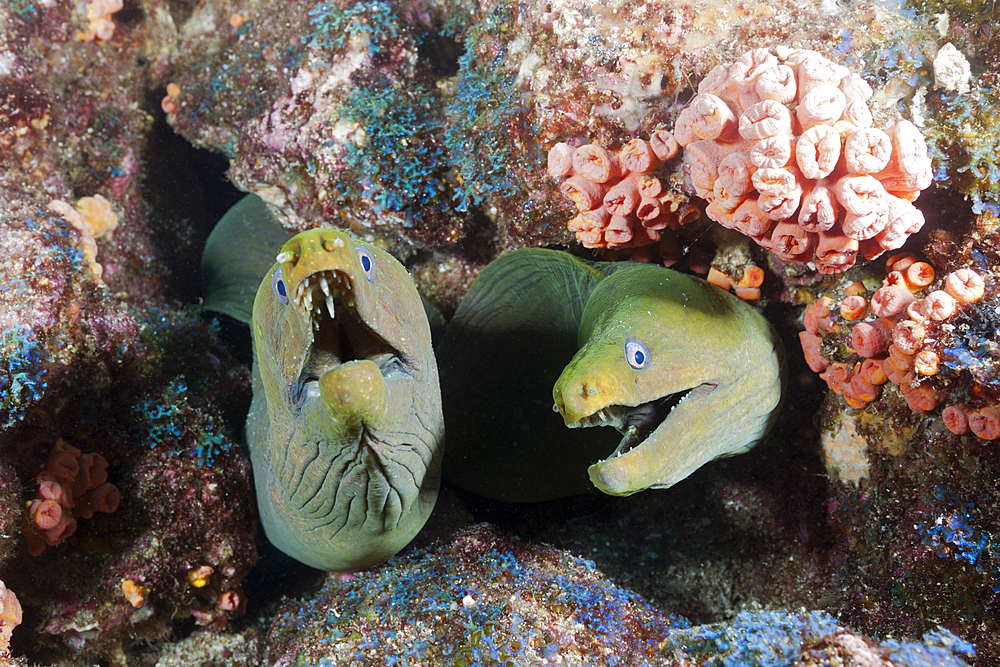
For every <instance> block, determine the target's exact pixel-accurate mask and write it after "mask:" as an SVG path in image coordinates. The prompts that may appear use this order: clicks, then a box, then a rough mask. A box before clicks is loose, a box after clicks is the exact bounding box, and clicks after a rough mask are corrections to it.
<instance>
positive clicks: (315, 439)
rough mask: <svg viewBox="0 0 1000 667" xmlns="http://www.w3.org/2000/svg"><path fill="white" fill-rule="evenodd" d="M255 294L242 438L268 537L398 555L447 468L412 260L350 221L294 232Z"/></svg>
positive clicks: (335, 565)
mask: <svg viewBox="0 0 1000 667" xmlns="http://www.w3.org/2000/svg"><path fill="white" fill-rule="evenodd" d="M276 259H277V264H275V265H274V266H273V267H272V268H271V270H270V271H269V273H268V275H267V276H266V277H265V279H264V280H263V282H262V283H261V285H260V288H259V290H258V292H257V297H256V299H255V302H254V309H253V319H252V328H253V335H254V378H253V380H254V402H253V405H252V406H251V411H250V415H249V417H248V420H247V441H248V443H249V445H250V453H251V460H252V461H253V464H254V473H255V477H256V485H257V496H258V505H259V508H260V514H261V521H262V523H263V525H264V529H265V532H266V533H267V535H268V538H269V539H270V540H271V542H272V543H274V544H275V545H276V546H278V547H279V548H280V549H282V550H283V551H285V552H286V553H288V554H289V555H291V556H293V557H294V558H296V559H298V560H300V561H302V562H304V563H306V564H308V565H311V566H313V567H316V568H319V569H326V570H355V569H360V568H364V567H368V566H370V565H372V564H375V563H377V562H379V561H381V560H384V559H385V558H387V557H389V556H391V555H392V554H394V553H396V552H397V551H399V549H401V548H402V547H403V546H405V545H406V543H407V542H409V541H410V540H411V539H412V538H413V536H414V535H415V534H416V532H417V531H418V530H419V529H420V527H421V526H423V524H424V522H425V521H426V519H427V516H428V515H429V514H430V511H431V509H432V508H433V506H434V501H435V499H436V496H437V488H438V483H439V478H440V473H439V467H440V457H441V453H442V446H441V442H442V439H443V433H444V430H443V423H442V419H441V415H440V412H441V408H440V389H439V384H438V376H437V365H436V362H435V359H434V354H433V351H432V349H431V343H430V329H429V327H428V325H427V318H426V316H425V315H424V311H423V306H422V304H421V301H420V297H419V295H418V294H417V293H416V289H415V288H414V286H413V282H412V280H410V277H409V275H408V274H407V273H406V270H405V269H404V268H403V267H402V266H401V265H400V264H399V263H398V262H397V261H396V260H395V259H394V258H392V257H391V256H390V255H388V254H387V253H385V252H384V251H382V250H380V249H379V248H377V247H375V246H373V245H370V244H367V243H363V242H361V241H357V240H354V239H352V238H351V237H350V236H349V235H347V234H346V233H344V232H339V231H334V230H329V229H315V230H310V231H308V232H303V233H301V234H298V235H296V236H295V237H293V238H292V239H291V240H290V241H288V242H287V243H286V244H285V245H284V246H282V248H281V250H280V252H279V253H278V255H277V258H276Z"/></svg>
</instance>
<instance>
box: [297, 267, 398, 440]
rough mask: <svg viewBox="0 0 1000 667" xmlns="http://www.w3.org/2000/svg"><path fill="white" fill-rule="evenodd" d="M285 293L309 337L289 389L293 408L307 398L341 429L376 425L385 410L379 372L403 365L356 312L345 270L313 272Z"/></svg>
mask: <svg viewBox="0 0 1000 667" xmlns="http://www.w3.org/2000/svg"><path fill="white" fill-rule="evenodd" d="M290 273H292V274H293V275H294V269H293V270H292V271H290ZM289 291H290V297H289V299H290V301H291V302H292V304H293V305H294V311H295V317H296V319H297V320H299V322H298V323H297V327H296V328H297V329H298V330H299V331H300V333H301V336H302V338H303V339H304V340H307V341H311V342H310V344H309V346H308V350H307V352H306V354H304V355H302V356H301V367H300V369H299V373H298V377H296V378H295V381H294V382H293V383H292V384H291V385H290V387H289V391H288V399H289V403H290V405H291V407H292V409H293V410H295V411H297V412H299V413H301V412H302V410H303V407H305V406H306V405H307V404H308V403H309V402H310V401H315V400H321V401H322V403H323V404H324V405H325V407H326V408H327V410H328V412H329V416H330V417H331V418H332V419H333V420H334V421H337V420H339V421H341V422H344V423H342V424H339V426H340V427H341V430H353V431H358V430H359V429H360V428H361V427H362V426H363V425H364V424H365V423H368V424H372V425H377V424H378V422H379V420H380V419H381V418H384V417H385V412H386V409H387V404H386V403H387V391H386V387H385V381H384V379H383V377H382V374H383V372H385V373H388V372H389V371H390V369H392V368H393V367H394V366H395V367H402V366H403V362H402V357H403V355H402V353H401V352H400V351H399V350H396V349H395V348H393V347H392V345H390V344H389V343H387V342H386V341H385V340H384V339H382V337H381V336H379V335H378V334H376V333H375V332H374V331H373V330H372V329H371V328H370V327H369V326H368V325H367V324H366V323H365V322H364V320H362V319H361V317H360V316H359V315H358V311H357V306H356V302H355V299H354V286H353V281H352V279H351V276H350V275H349V274H347V273H345V272H344V271H342V270H339V269H336V268H332V269H318V270H315V271H314V272H313V273H309V274H305V275H302V276H301V277H299V279H298V280H297V281H296V282H294V283H291V287H290V289H289Z"/></svg>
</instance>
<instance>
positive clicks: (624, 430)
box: [553, 389, 692, 459]
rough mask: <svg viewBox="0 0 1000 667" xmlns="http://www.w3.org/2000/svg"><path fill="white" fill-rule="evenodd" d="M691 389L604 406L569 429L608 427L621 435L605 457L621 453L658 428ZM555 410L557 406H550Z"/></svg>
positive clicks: (557, 409)
mask: <svg viewBox="0 0 1000 667" xmlns="http://www.w3.org/2000/svg"><path fill="white" fill-rule="evenodd" d="M691 391H692V390H691V389H688V390H686V391H681V392H677V393H675V394H669V395H667V396H663V397H662V398H658V399H656V400H653V401H648V402H646V403H640V404H639V405H634V406H629V405H608V406H606V407H604V408H601V409H600V410H597V411H595V412H593V413H591V414H589V415H587V416H586V417H582V418H580V419H578V420H577V421H575V422H573V423H572V424H567V426H568V427H569V428H588V427H591V426H612V427H614V428H615V430H617V431H618V432H619V433H621V434H622V439H621V442H619V443H618V446H617V447H616V448H615V450H614V452H612V453H611V455H610V456H608V459H611V458H614V457H617V456H621V455H622V454H626V453H628V452H630V451H631V450H633V449H635V448H636V447H638V446H639V445H641V444H642V443H643V442H644V441H645V440H646V438H648V437H649V436H650V435H651V434H652V433H653V432H654V431H656V430H657V429H658V428H660V427H661V426H662V425H663V423H664V422H665V421H666V420H667V418H668V417H669V416H670V413H671V411H672V410H673V409H674V407H675V406H677V405H678V404H680V403H681V402H682V401H684V400H685V399H687V397H688V396H689V395H690V394H691ZM553 407H554V409H555V411H556V412H558V411H559V406H558V405H556V406H553Z"/></svg>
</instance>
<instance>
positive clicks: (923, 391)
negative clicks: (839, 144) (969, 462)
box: [799, 253, 1000, 439]
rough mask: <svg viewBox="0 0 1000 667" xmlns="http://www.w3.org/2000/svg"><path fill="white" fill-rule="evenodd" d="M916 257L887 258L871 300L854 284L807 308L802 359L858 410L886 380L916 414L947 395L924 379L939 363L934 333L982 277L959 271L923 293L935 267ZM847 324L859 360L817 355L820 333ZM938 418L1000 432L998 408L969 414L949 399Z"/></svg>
mask: <svg viewBox="0 0 1000 667" xmlns="http://www.w3.org/2000/svg"><path fill="white" fill-rule="evenodd" d="M916 260H917V258H916V257H915V256H914V255H913V254H912V253H905V254H903V255H897V256H894V257H891V258H890V259H889V260H888V262H887V268H888V269H889V274H888V275H887V276H886V278H885V280H883V281H882V286H881V287H880V288H879V289H878V290H876V291H875V293H874V294H872V295H871V298H870V299H869V298H867V295H866V293H865V288H864V286H863V285H862V284H861V283H854V284H853V285H851V286H849V287H848V288H847V290H846V293H845V296H844V298H843V299H842V300H841V302H840V304H839V305H838V304H836V303H835V302H834V301H833V299H831V298H829V297H821V298H820V299H818V300H817V301H816V302H815V303H813V304H810V305H809V306H808V307H807V308H806V313H805V316H804V318H803V324H804V326H805V329H806V330H805V331H802V332H800V333H799V341H800V343H801V345H802V351H803V353H804V355H805V359H806V363H807V364H808V365H809V367H810V368H811V369H812V370H813V371H814V372H816V373H819V374H820V377H822V378H823V379H824V380H826V382H827V384H828V385H829V386H830V388H831V389H833V391H835V392H836V393H837V394H840V395H841V396H843V397H844V400H846V401H847V402H848V404H850V405H851V406H853V407H856V408H863V407H865V406H866V405H867V404H868V403H870V402H872V401H874V400H876V399H878V397H879V395H880V393H881V386H882V385H883V384H885V383H886V382H892V383H893V384H896V385H898V386H899V388H900V391H901V392H902V394H903V398H905V399H906V403H907V405H909V407H910V409H911V410H913V411H914V412H916V413H918V414H926V413H927V412H930V411H931V410H933V409H935V408H936V407H937V406H938V405H940V404H941V403H942V401H943V400H944V399H945V395H944V394H943V393H942V392H941V391H940V390H939V389H938V388H936V387H935V386H933V384H932V383H931V382H930V381H929V379H930V378H931V377H932V376H934V375H936V374H937V372H938V370H939V368H940V365H941V358H940V356H939V351H938V350H937V349H936V348H937V346H938V343H939V340H938V336H937V335H935V332H936V331H940V328H941V326H942V325H946V324H947V323H948V322H949V321H950V320H951V319H952V318H953V317H954V316H955V315H956V314H958V313H959V312H960V310H961V309H962V307H963V306H965V305H966V304H971V303H975V302H976V301H978V300H979V299H981V298H982V297H983V294H984V292H985V283H984V281H983V278H982V276H980V275H979V274H978V273H976V272H975V271H973V270H972V269H958V270H957V271H952V272H951V273H949V274H948V275H947V276H946V277H945V279H944V281H943V284H942V285H941V286H940V287H941V289H935V290H930V291H928V290H929V288H930V286H931V285H932V284H933V283H934V281H935V274H934V269H933V268H932V267H931V266H930V265H929V264H927V263H926V262H920V261H916ZM869 315H871V316H869ZM838 316H839V317H838ZM847 326H850V347H851V348H852V349H853V350H854V352H856V353H857V355H858V356H859V357H862V359H863V361H861V362H857V363H844V362H833V363H831V362H830V361H828V360H827V359H826V358H825V357H824V356H823V354H822V350H821V348H822V343H823V336H824V335H826V334H839V333H841V332H842V331H843V330H844V328H845V327H847ZM844 333H845V334H846V332H844ZM942 416H943V417H944V420H945V424H946V425H947V426H948V428H951V429H952V430H953V431H955V432H956V433H962V432H965V431H967V430H970V429H971V430H972V431H973V432H974V433H975V434H976V435H978V436H979V437H982V438H986V439H994V438H997V437H1000V408H984V409H982V410H978V411H975V412H974V413H969V412H968V411H967V410H966V409H965V408H964V407H963V406H960V405H954V406H949V407H948V408H946V409H945V414H943V415H942ZM963 418H965V421H964V422H963V421H962V420H963ZM963 424H964V425H965V426H964V430H963V426H962V425H963Z"/></svg>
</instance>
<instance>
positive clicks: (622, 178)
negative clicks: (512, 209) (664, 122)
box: [548, 130, 698, 248]
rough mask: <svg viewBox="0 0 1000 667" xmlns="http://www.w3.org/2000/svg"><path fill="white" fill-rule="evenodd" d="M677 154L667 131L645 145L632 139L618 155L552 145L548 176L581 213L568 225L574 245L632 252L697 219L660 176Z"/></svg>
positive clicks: (657, 133)
mask: <svg viewBox="0 0 1000 667" xmlns="http://www.w3.org/2000/svg"><path fill="white" fill-rule="evenodd" d="M676 154H677V142H676V141H675V140H674V137H673V135H672V134H670V132H668V131H666V130H655V131H654V132H653V133H652V135H651V136H650V138H649V140H648V141H647V140H645V139H633V140H632V141H630V142H629V143H628V144H626V145H625V146H624V147H623V148H621V149H620V150H617V151H611V150H608V149H606V148H603V147H601V146H596V145H594V144H587V145H585V146H580V147H579V148H573V147H572V146H571V145H569V144H568V143H565V142H563V143H558V144H556V145H555V146H554V147H553V148H552V150H551V151H549V156H548V171H549V175H550V176H552V177H553V178H556V179H565V180H563V181H562V182H561V183H560V185H559V190H560V191H561V192H562V193H563V195H564V196H565V197H566V198H567V199H569V200H570V201H572V202H573V203H574V204H576V207H577V210H579V214H578V215H577V216H576V217H574V218H573V219H572V220H570V221H569V224H568V227H569V229H570V231H572V232H574V233H576V238H577V240H579V241H580V243H582V244H583V246H584V247H585V248H634V247H637V246H642V245H648V244H650V243H655V242H657V241H659V240H660V235H661V233H662V231H663V230H664V229H668V228H669V229H676V228H678V227H680V226H681V225H683V224H685V223H687V222H691V221H692V220H694V219H696V218H697V217H698V210H697V209H696V208H695V207H694V206H692V205H690V204H688V202H687V200H686V198H685V197H684V196H683V195H682V194H680V193H678V192H675V191H674V190H672V189H670V188H668V187H667V183H666V182H665V181H666V175H665V174H663V173H660V172H661V169H662V167H663V165H664V163H665V162H667V161H668V160H670V159H671V158H673V157H674V156H675V155H676Z"/></svg>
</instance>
